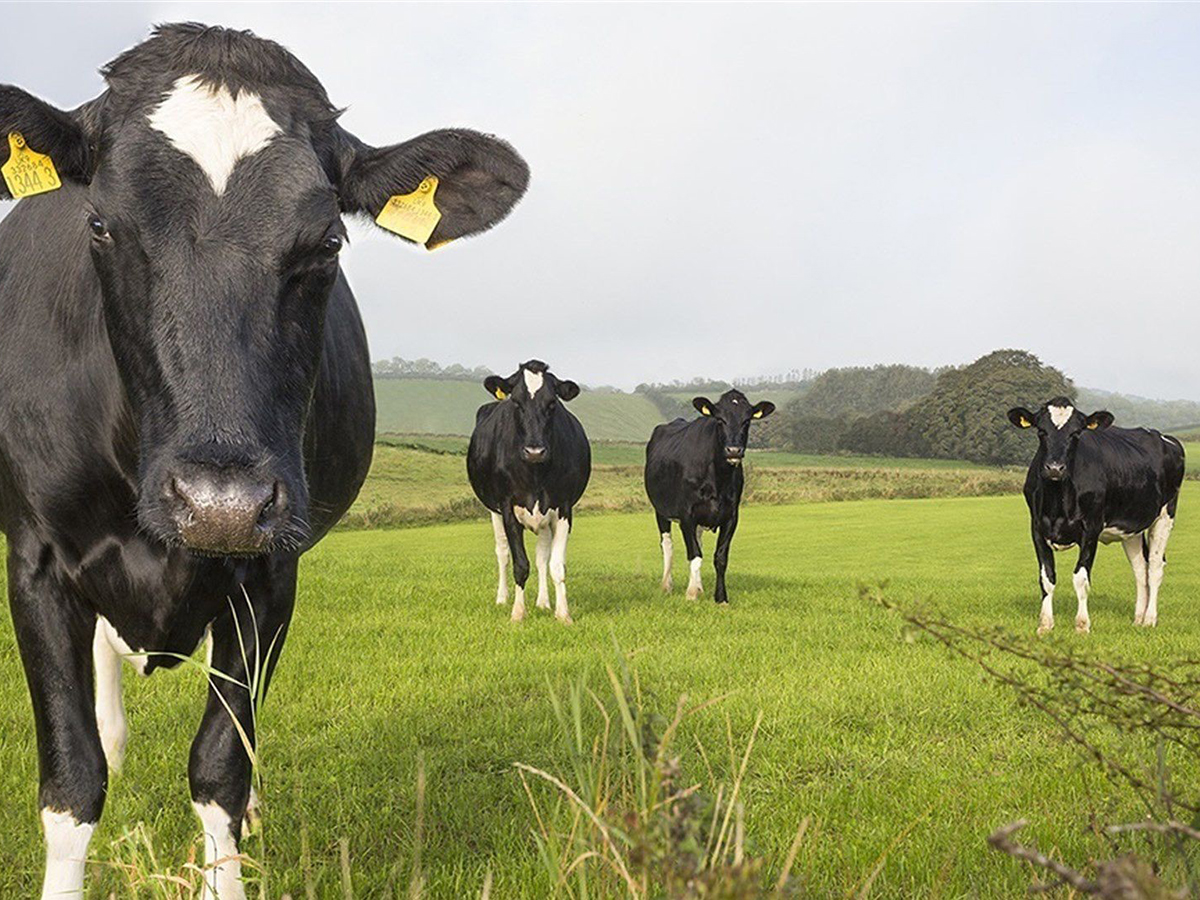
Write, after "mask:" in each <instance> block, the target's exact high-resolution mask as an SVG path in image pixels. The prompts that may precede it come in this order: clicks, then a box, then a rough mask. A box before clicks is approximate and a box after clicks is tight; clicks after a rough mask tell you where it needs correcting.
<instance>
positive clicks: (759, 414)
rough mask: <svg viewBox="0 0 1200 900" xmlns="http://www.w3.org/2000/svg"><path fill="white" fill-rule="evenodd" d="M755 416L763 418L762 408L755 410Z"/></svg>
mask: <svg viewBox="0 0 1200 900" xmlns="http://www.w3.org/2000/svg"><path fill="white" fill-rule="evenodd" d="M754 418H756V419H761V418H762V410H761V409H756V410H755V411H754Z"/></svg>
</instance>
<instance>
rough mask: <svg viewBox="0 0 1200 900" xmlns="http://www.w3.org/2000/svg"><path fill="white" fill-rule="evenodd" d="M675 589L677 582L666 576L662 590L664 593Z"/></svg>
mask: <svg viewBox="0 0 1200 900" xmlns="http://www.w3.org/2000/svg"><path fill="white" fill-rule="evenodd" d="M674 589H675V583H674V582H673V581H671V579H670V578H664V579H663V580H662V591H663V593H664V594H669V593H671V591H673V590H674Z"/></svg>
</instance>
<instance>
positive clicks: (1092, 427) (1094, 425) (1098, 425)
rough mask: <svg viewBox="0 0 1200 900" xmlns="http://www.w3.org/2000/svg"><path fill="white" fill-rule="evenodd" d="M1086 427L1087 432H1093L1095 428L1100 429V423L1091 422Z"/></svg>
mask: <svg viewBox="0 0 1200 900" xmlns="http://www.w3.org/2000/svg"><path fill="white" fill-rule="evenodd" d="M1087 427H1088V431H1095V430H1096V429H1097V428H1099V427H1100V423H1099V422H1096V421H1091V422H1088V423H1087Z"/></svg>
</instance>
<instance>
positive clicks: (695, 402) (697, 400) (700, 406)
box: [692, 397, 713, 416]
mask: <svg viewBox="0 0 1200 900" xmlns="http://www.w3.org/2000/svg"><path fill="white" fill-rule="evenodd" d="M692 406H694V407H696V412H698V413H700V415H702V416H711V415H712V407H713V405H712V401H711V400H709V399H708V398H707V397H693V398H692Z"/></svg>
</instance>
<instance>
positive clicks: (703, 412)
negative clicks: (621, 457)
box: [646, 390, 775, 603]
mask: <svg viewBox="0 0 1200 900" xmlns="http://www.w3.org/2000/svg"><path fill="white" fill-rule="evenodd" d="M692 405H693V406H694V407H696V410H697V411H698V412H699V413H700V418H699V419H693V420H692V421H690V422H689V421H687V420H686V419H676V420H675V421H674V422H667V423H666V424H663V425H659V426H658V427H657V428H655V429H654V432H653V434H651V435H650V443H648V444H647V445H646V494H647V495H648V496H649V497H650V502H651V503H652V504H653V505H654V513H655V516H656V517H657V519H658V531H659V534H660V535H661V536H662V553H663V577H662V589H663V590H664V591H665V592H667V593H670V591H671V561H672V556H673V548H672V544H671V522H673V521H674V522H678V523H679V530H680V531H682V532H683V545H684V547H685V548H686V549H687V555H688V565H689V568H690V577H689V579H688V589H687V596H688V599H689V600H694V599H695V598H696V597H698V596H700V594H701V593H702V592H703V590H704V588H703V586H702V585H701V582H700V560H701V553H700V532H701V529H703V528H707V529H709V530H710V531H717V530H718V529H719V533H718V534H717V549H716V552H715V553H713V564H714V566H715V567H716V570H717V588H716V592H715V594H714V599H715V600H716V601H717V603H728V602H729V595H728V594H727V593H726V592H725V569H726V568H727V567H728V566H729V545H730V543H731V542H732V541H733V533H734V532H735V531H736V530H737V524H738V506H739V505H740V504H741V502H742V487H743V486H744V485H745V480H746V479H745V474H744V473H743V472H742V460H743V458H744V457H745V455H746V440H747V438H749V436H750V423H751V422H754V421H755V420H756V419H765V418H766V417H767V416H769V415H771V413H773V412H775V404H774V403H771V402H770V401H769V400H763V401H762V402H761V403H755V404H753V405H751V403H750V401H749V400H747V399H746V395H745V394H743V393H742V392H741V391H738V390H731V391H726V392H725V393H724V394H722V395H721V399H720V400H718V401H717V402H716V403H713V402H712V401H711V400H709V399H708V398H707V397H696V398H695V399H694V400H692Z"/></svg>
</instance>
